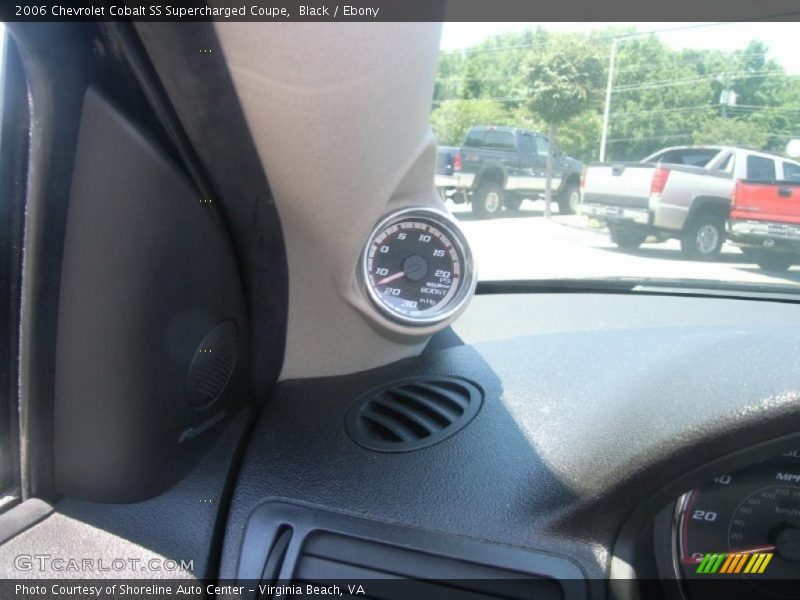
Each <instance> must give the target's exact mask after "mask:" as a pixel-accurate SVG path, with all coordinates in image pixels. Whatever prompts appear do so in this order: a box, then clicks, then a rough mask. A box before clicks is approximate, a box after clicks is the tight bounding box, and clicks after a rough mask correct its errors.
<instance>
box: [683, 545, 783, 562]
mask: <svg viewBox="0 0 800 600" xmlns="http://www.w3.org/2000/svg"><path fill="white" fill-rule="evenodd" d="M757 552H775V545H774V544H773V545H770V544H765V545H764V546H754V547H752V548H742V549H738V548H737V549H736V550H728V551H727V552H725V553H724V554H756V553H757ZM706 554H715V553H714V552H706ZM717 554H719V553H717ZM703 558H704V557H703V556H700V557H697V558H695V557H692V558H683V559H681V562H682V563H683V564H685V565H694V564H698V563H701V562H703Z"/></svg>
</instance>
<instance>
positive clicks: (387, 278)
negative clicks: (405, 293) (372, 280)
mask: <svg viewBox="0 0 800 600" xmlns="http://www.w3.org/2000/svg"><path fill="white" fill-rule="evenodd" d="M405 274H406V272H405V271H400V272H399V273H395V274H394V275H389V276H388V277H384V278H383V279H381V280H380V281H379V282H378V283H377V284H376V285H383V284H384V283H389V282H392V281H394V280H395V279H400V278H401V277H402V276H403V275H405Z"/></svg>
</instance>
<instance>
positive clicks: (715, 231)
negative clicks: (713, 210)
mask: <svg viewBox="0 0 800 600" xmlns="http://www.w3.org/2000/svg"><path fill="white" fill-rule="evenodd" d="M724 243H725V220H724V219H723V218H722V217H719V216H717V215H714V214H709V213H706V214H701V215H699V216H698V217H697V218H695V219H694V220H693V221H692V222H691V223H689V224H688V226H687V227H685V229H684V232H683V234H682V235H681V251H682V252H683V255H684V256H685V257H686V258H690V259H692V260H699V259H709V258H716V256H717V255H718V254H719V252H720V250H722V244H724Z"/></svg>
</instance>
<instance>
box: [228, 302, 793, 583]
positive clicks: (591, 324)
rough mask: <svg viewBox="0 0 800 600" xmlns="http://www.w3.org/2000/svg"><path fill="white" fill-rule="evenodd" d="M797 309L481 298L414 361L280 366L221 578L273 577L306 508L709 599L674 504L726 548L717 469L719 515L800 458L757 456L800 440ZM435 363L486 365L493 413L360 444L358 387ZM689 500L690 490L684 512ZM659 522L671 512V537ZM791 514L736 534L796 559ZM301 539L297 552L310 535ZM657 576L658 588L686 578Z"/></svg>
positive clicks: (535, 566) (393, 531) (694, 544)
mask: <svg viewBox="0 0 800 600" xmlns="http://www.w3.org/2000/svg"><path fill="white" fill-rule="evenodd" d="M511 307H513V309H514V310H513V311H512V310H510V308H511ZM489 314H491V315H492V318H493V323H494V322H499V323H498V326H497V327H496V328H495V327H492V328H491V330H492V331H493V332H494V336H495V337H502V335H498V332H502V331H504V326H505V325H508V327H509V329H508V331H509V332H510V331H511V330H514V332H515V333H516V334H518V335H515V336H513V337H511V336H509V337H507V338H506V339H487V337H486V332H487V330H488V329H489V328H486V327H485V326H483V327H482V325H485V323H486V321H484V319H485V318H486V317H487V315H489ZM558 315H561V317H559V316H558ZM654 315H659V316H658V317H654ZM798 320H800V319H798V316H797V315H796V311H795V307H794V306H793V305H791V304H776V303H766V302H756V301H737V300H724V299H708V298H686V297H683V298H680V297H670V296H663V297H660V296H635V295H630V296H608V295H603V294H582V295H564V294H539V295H537V294H526V295H485V296H478V297H476V299H475V304H474V305H473V306H472V307H470V309H469V310H468V311H467V313H466V314H465V315H464V317H463V318H462V319H461V320H460V321H459V322H458V324H457V326H455V327H454V329H453V330H451V331H448V332H446V333H445V334H441V335H440V336H439V337H438V338H435V339H434V340H433V342H432V343H431V345H430V346H429V348H428V349H427V350H426V351H425V352H424V353H423V354H422V355H421V356H419V357H417V358H413V359H408V360H404V361H400V362H398V363H394V364H391V365H387V366H385V367H381V368H379V369H375V370H371V371H367V372H364V373H359V374H355V375H350V376H344V377H331V378H320V379H311V380H295V381H286V382H283V383H281V384H279V385H278V386H277V388H276V391H275V394H274V396H273V398H272V401H271V402H270V403H269V405H268V406H267V407H266V408H265V410H264V411H263V412H262V414H261V415H260V417H259V420H258V422H257V424H256V426H255V429H254V432H253V435H252V437H251V441H250V444H249V447H248V449H247V451H246V454H245V457H244V460H243V464H242V467H241V470H240V472H239V475H238V482H237V485H236V489H235V492H234V496H233V500H232V505H231V511H230V515H229V520H228V526H227V531H226V536H225V543H224V548H223V556H222V571H221V574H222V577H223V578H237V577H245V578H251V577H260V576H262V575H263V574H264V573H265V571H263V569H264V568H265V565H266V564H267V563H268V562H269V561H268V559H267V557H268V555H270V551H271V549H272V547H273V545H274V542H275V540H276V539H277V538H276V536H277V532H280V531H281V530H282V528H283V529H285V528H289V529H292V530H299V531H302V532H307V531H309V530H314V527H313V526H312V527H309V526H308V523H309V522H310V523H316V527H317V528H318V529H319V530H320V531H323V532H324V533H325V535H338V536H346V537H354V538H359V539H362V540H368V541H370V542H371V543H378V542H380V543H382V544H385V545H388V546H394V547H402V546H406V547H408V544H409V543H411V542H409V540H410V539H411V540H414V542H413V544H412V545H413V547H414V550H416V551H419V552H428V553H429V554H432V555H438V556H440V557H446V558H450V559H453V558H454V556H453V555H452V554H450V555H448V554H447V550H446V549H447V548H461V550H462V551H463V547H462V546H461V545H460V544H462V542H463V543H472V542H474V543H476V544H478V545H480V547H481V548H482V549H483V551H482V552H477V553H476V554H470V552H469V551H468V550H467V551H464V552H462V553H461V554H459V555H458V556H457V557H455V558H458V559H461V560H466V561H469V562H471V563H476V564H481V565H483V566H486V567H487V568H488V567H492V568H497V569H506V570H508V569H511V570H514V571H515V572H517V573H518V574H520V573H521V574H523V575H526V576H530V577H534V576H535V577H539V578H556V579H558V578H559V576H558V575H556V574H555V573H558V572H562V573H563V569H566V570H567V572H570V573H572V574H573V575H572V576H571V577H569V578H568V580H570V581H574V580H575V579H579V580H581V581H582V583H581V584H580V585H578V586H576V587H571V588H569V590H568V589H566V588H563V589H560V590H558V591H557V595H561V594H566V595H567V596H568V597H570V596H571V597H577V596H574V594H578V595H582V594H589V595H592V596H597V595H604V594H605V593H606V592H610V593H611V594H613V595H615V596H617V597H634V596H635V594H637V593H639V592H640V588H639V587H638V585H637V584H636V582H635V580H634V579H633V578H637V577H638V578H639V579H640V580H641V581H646V580H656V579H658V580H662V579H663V580H669V579H672V580H677V578H678V577H681V578H684V581H683V582H681V583H680V585H679V586H678V587H677V588H676V589H677V593H687V592H688V596H687V597H690V598H702V597H706V596H703V595H701V594H700V592H701V590H700V589H699V587H698V586H697V585H694V584H693V578H692V573H691V570H692V567H693V565H686V567H685V568H679V569H678V571H675V570H672V571H670V569H671V568H672V567H671V562H670V561H671V560H672V551H673V549H678V548H679V547H678V546H673V537H672V535H671V533H670V532H671V531H672V530H673V525H674V519H675V518H677V519H678V523H680V524H681V525H679V527H682V526H683V525H682V524H683V523H689V524H690V525H691V526H690V527H689V532H690V534H692V535H693V538H692V539H690V541H689V544H690V545H691V546H690V547H688V549H687V547H685V546H680V548H682V550H681V551H682V552H684V554H685V553H686V552H688V553H689V554H690V555H697V554H698V553H706V552H707V553H720V552H726V553H731V551H732V550H737V549H738V548H733V547H730V545H729V544H730V537H728V538H727V539H724V538H725V536H724V535H723V534H722V533H720V532H715V533H714V534H713V535H712V536H707V535H706V533H705V532H704V530H703V529H702V527H703V526H705V524H706V522H710V523H712V525H713V524H714V523H713V522H711V521H705V520H704V521H702V522H701V521H697V520H696V519H694V517H693V515H694V514H700V513H695V512H694V511H698V510H702V511H705V512H704V513H703V514H704V515H708V514H709V513H710V512H715V507H714V506H710V507H709V506H706V505H705V504H703V505H702V506H701V505H700V504H698V503H697V502H698V501H702V502H703V503H705V501H706V498H707V497H708V498H710V496H707V492H706V490H708V489H709V486H712V487H713V486H715V485H723V486H724V485H727V487H726V488H725V489H726V490H728V491H730V492H735V494H734V496H735V497H732V498H731V499H730V500H727V499H726V501H725V502H726V508H725V509H724V510H725V511H726V512H725V513H724V515H723V509H721V508H720V509H719V510H716V512H717V513H718V514H719V516H718V519H719V520H718V521H717V524H718V525H719V524H721V523H722V522H723V520H724V521H725V523H728V522H729V521H730V520H731V519H733V520H734V521H738V518H737V517H738V516H741V515H740V514H739V513H736V510H737V509H736V508H735V503H736V501H741V500H742V499H745V501H746V499H747V498H751V499H752V498H753V494H754V493H756V494H757V493H759V492H758V490H759V489H762V488H763V487H764V486H768V483H767V482H766V480H767V479H769V478H770V477H772V476H773V475H775V468H774V465H775V464H776V463H775V462H774V461H775V460H783V461H793V460H794V458H793V457H794V454H791V453H790V454H788V455H786V456H782V458H779V459H773V462H768V463H764V465H761V466H755V467H751V465H754V464H756V463H758V462H759V461H761V460H765V459H768V458H770V457H772V456H780V455H781V453H782V452H790V451H791V450H793V449H794V448H796V447H800V441H799V440H798V437H797V434H796V432H797V431H798V426H799V425H800V414H798V410H797V409H798V407H800V393H798V386H797V381H798V380H799V379H798V376H799V375H800V370H798V368H797V367H796V366H795V365H794V363H792V362H791V361H786V356H793V355H795V353H796V352H797V351H798V350H800V348H799V347H798V346H800V341H798V340H800V336H798V335H797V334H798V331H799V328H798ZM511 323H514V324H516V325H513V326H512V325H511ZM537 323H547V327H546V328H544V329H545V330H542V329H543V328H538V327H537ZM559 323H563V324H564V327H563V328H560V327H559ZM580 323H583V325H584V326H583V327H582V328H581V327H580V326H576V324H580ZM481 336H484V339H482V340H481V339H477V338H480V337H481ZM471 338H473V339H474V341H473V339H471ZM420 376H424V377H426V378H428V379H430V378H432V377H433V378H435V377H436V376H443V377H456V378H462V379H464V380H468V381H470V382H473V383H474V384H475V385H476V386H478V387H479V388H480V389H481V390H482V392H483V400H482V405H481V407H480V410H479V411H478V412H477V414H476V415H475V416H474V417H473V418H472V420H471V421H470V423H469V424H468V425H467V426H465V427H463V428H462V429H460V430H459V431H457V432H456V433H454V434H453V435H451V436H446V437H445V439H443V440H441V441H439V442H438V443H436V444H434V445H431V446H429V447H426V448H422V449H420V450H416V451H411V452H380V451H375V450H370V449H368V448H365V447H363V446H361V445H359V444H357V443H355V442H354V440H353V439H352V438H351V436H350V434H349V433H348V431H347V427H346V424H345V420H346V415H347V414H348V411H349V410H350V408H351V406H352V405H353V403H354V402H355V401H356V400H357V399H359V398H361V397H363V396H364V394H365V393H367V392H369V391H370V390H372V389H376V388H380V387H381V386H385V385H386V383H387V382H391V381H395V380H407V379H409V378H414V377H420ZM621 415H624V417H625V418H620V416H621ZM287 424H291V426H287ZM289 448H291V452H287V451H286V450H287V449H289ZM765 465H766V466H765ZM742 468H750V469H751V470H749V471H739V469H742ZM764 468H766V469H768V470H767V471H766V474H764V473H765V472H764V471H763V469H764ZM752 469H755V470H752ZM781 469H783V470H779V471H778V472H779V473H783V472H784V471H785V472H786V473H791V472H792V471H791V469H790V468H789V467H788V466H787V467H786V468H783V467H781ZM794 472H797V470H796V469H795V471H794ZM725 473H731V474H735V476H734V475H731V479H730V480H728V479H727V478H724V477H723V479H722V480H725V481H729V484H719V481H722V480H720V479H718V480H717V483H714V482H713V481H714V477H718V478H719V476H720V475H721V474H722V475H724V474H725ZM747 473H755V475H753V477H754V479H752V480H750V479H746V477H745V474H747ZM734 477H735V478H734ZM748 477H749V476H748ZM708 482H711V483H708ZM762 483H763V486H761V488H760V487H759V486H760V485H761V484H762ZM771 485H772V488H770V489H771V490H772V491H769V492H768V495H769V494H772V493H773V492H774V493H776V494H784V491H783V490H789V492H788V493H789V497H793V496H792V494H793V492H792V491H791V489H790V488H791V487H792V486H791V481H789V480H786V481H781V482H778V483H775V484H771ZM693 489H699V490H700V492H692V491H691V490H693ZM687 493H688V496H687V495H685V494H687ZM760 493H762V495H763V493H764V492H763V490H762V491H761V492H760ZM687 498H689V499H692V498H695V501H694V502H693V503H691V504H690V506H689V508H688V509H687V508H686V499H687ZM676 499H680V500H679V501H678V504H679V506H681V507H682V508H681V510H680V511H679V512H678V513H677V515H676V514H675V512H674V507H675V502H676ZM763 499H764V500H766V499H767V498H766V497H764V498H763ZM286 507H291V508H290V509H289V508H286ZM786 510H790V509H786ZM791 510H793V509H791ZM287 511H288V513H287ZM304 511H306V512H304ZM687 511H688V512H687ZM740 512H741V511H740ZM768 512H769V511H768V510H767V511H766V512H764V511H762V512H761V513H758V514H757V515H755V516H754V517H753V518H758V519H759V520H763V517H765V516H768V515H767V513H768ZM317 513H320V514H323V515H327V516H325V517H324V518H323V517H314V515H315V514H317ZM287 514H289V516H286V515H287ZM787 514H788V513H787ZM791 514H792V515H794V513H791ZM276 515H281V516H280V517H279V516H276ZM659 515H661V521H659V520H658V519H659ZM663 515H668V517H669V518H667V519H666V521H665V520H664V517H663ZM704 518H705V519H708V517H707V516H706V517H704ZM791 518H792V519H796V515H795V516H793V517H791ZM292 519H296V521H297V522H296V523H295V522H294V521H292ZM331 522H333V523H334V524H333V525H331ZM791 522H792V523H794V521H793V520H792V521H791ZM348 523H350V524H351V527H352V528H351V529H348ZM354 523H355V525H353V524H354ZM659 523H666V524H667V525H666V527H667V531H668V534H667V535H666V536H665V535H663V532H661V531H660V530H659ZM726 526H727V525H726ZM698 527H699V529H698ZM769 527H771V526H769ZM769 527H767V530H769ZM782 527H783V529H782V530H781V531H783V532H784V533H781V532H780V531H778V532H777V533H774V532H773V533H770V531H771V530H770V531H767V532H766V533H765V531H766V530H765V529H764V527H763V526H762V525H761V524H759V525H753V523H752V521H748V522H747V523H745V524H744V525H742V526H741V527H740V530H737V532H736V535H741V536H743V540H742V542H743V543H744V544H746V545H750V544H755V545H754V546H753V548H756V547H758V548H761V547H762V546H765V545H768V543H769V540H773V541H772V543H773V544H777V545H778V546H780V547H781V548H780V549H776V550H775V554H776V557H775V558H773V559H772V560H773V562H772V563H771V564H770V565H769V569H767V570H766V572H767V573H770V572H775V573H777V572H779V571H783V569H784V563H785V562H786V560H787V559H786V558H785V556H787V554H786V553H787V552H791V551H790V550H789V548H794V546H793V544H794V531H795V529H794V525H792V526H791V527H789V526H782ZM253 528H256V530H258V531H259V533H258V534H255V533H254V529H253ZM387 528H388V529H389V530H390V531H389V533H386V532H385V530H386V529H387ZM398 530H399V532H400V533H398ZM264 531H268V532H272V533H264ZM720 531H721V530H720ZM382 532H383V533H382ZM303 535H305V533H304V534H303ZM763 535H767V542H764V540H762V537H763ZM398 536H399V537H400V539H401V540H405V542H404V543H403V542H398V541H397V538H398ZM403 536H406V537H403ZM408 536H410V538H409V537H408ZM428 536H431V537H432V538H433V539H434V541H431V542H430V544H428V542H426V539H427V538H428ZM437 536H438V537H437ZM714 536H716V537H714ZM770 536H772V537H770ZM774 536H778V537H777V538H774ZM300 538H302V539H305V538H303V536H300ZM773 538H774V539H773ZM253 539H258V540H259V543H258V545H257V546H254V545H253V542H252V540H253ZM448 540H449V541H448ZM658 540H661V541H662V542H663V541H664V540H666V552H665V551H664V548H655V547H654V543H655V542H658ZM706 540H707V541H706ZM340 541H341V540H338V542H340ZM338 542H337V543H338ZM762 542H763V543H762ZM658 543H660V542H658ZM295 544H296V546H297V551H296V552H297V553H298V555H299V553H301V550H300V549H299V548H301V547H304V546H303V545H302V544H301V542H300V541H295ZM661 545H662V546H663V544H661ZM487 547H488V548H490V549H494V550H491V551H488V550H486V548H487ZM254 548H258V549H254ZM509 548H514V549H517V550H520V551H522V552H526V553H530V556H529V557H528V559H527V560H526V561H523V563H524V564H525V565H526V569H521V568H520V566H519V564H518V563H514V561H511V562H508V561H505V560H501V559H500V558H497V557H499V556H500V555H502V552H501V550H502V549H506V550H507V549H509ZM761 549H764V548H761ZM360 554H363V552H361V551H360ZM360 554H359V555H360ZM457 554H458V553H457ZM659 555H660V556H661V558H663V557H666V560H667V566H666V569H667V571H664V568H665V567H664V564H662V563H663V560H661V559H659ZM284 558H285V555H284ZM506 558H508V557H506ZM517 558H519V557H517ZM543 559H547V560H543ZM701 560H702V559H701ZM292 564H295V563H292ZM515 564H516V565H517V566H516V567H515V566H514V565H515ZM299 565H300V563H296V566H297V568H298V569H299V568H300V566H299ZM554 565H556V566H558V568H554ZM351 566H352V565H351ZM358 566H359V568H360V567H361V566H362V565H358ZM273 567H274V563H273ZM286 568H287V569H289V571H287V572H294V571H292V568H293V567H289V566H287V567H286ZM786 568H789V569H792V568H794V566H793V565H790V566H789V567H786ZM387 569H388V570H391V568H388V567H387ZM559 569H562V571H559ZM770 569H774V571H770ZM259 573H260V574H259ZM409 573H410V575H408V573H407V575H408V576H415V575H414V573H415V572H414V571H413V570H412V571H410V572H409ZM284 574H285V573H284ZM712 575H713V574H712ZM398 576H402V572H401V573H400V574H399V575H398ZM609 577H610V578H611V582H610V583H609V584H608V587H607V583H608V581H607V579H606V578H609ZM737 577H741V574H740V575H738V576H737ZM718 578H719V577H718ZM751 578H752V577H751ZM737 581H738V579H737ZM702 585H704V584H701V587H702ZM661 587H663V588H664V589H663V590H660V591H659V593H664V594H671V593H672V591H674V590H673V589H672V588H671V587H670V586H669V585H668V584H665V585H663V586H661V585H659V588H661ZM739 589H740V590H741V589H742V588H741V586H740V587H739ZM746 589H747V591H748V592H749V593H750V594H751V595H750V597H753V596H752V593H753V590H752V589H751V587H748V588H746ZM576 590H577V591H576Z"/></svg>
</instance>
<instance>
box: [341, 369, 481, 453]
mask: <svg viewBox="0 0 800 600" xmlns="http://www.w3.org/2000/svg"><path fill="white" fill-rule="evenodd" d="M482 397H483V394H482V393H481V390H480V389H479V388H478V387H477V386H476V385H475V384H473V383H471V382H469V381H466V380H464V379H457V378H455V377H424V378H422V377H421V378H414V379H405V380H402V381H398V382H394V383H391V384H388V385H384V386H381V387H379V388H377V389H374V390H372V391H370V392H368V393H367V394H365V395H364V396H362V397H361V398H360V399H359V400H358V401H357V402H356V403H355V404H354V405H353V406H352V407H351V409H350V412H349V413H348V415H347V430H348V433H349V434H350V437H352V438H353V440H354V441H355V442H356V443H358V444H359V445H361V446H364V447H365V448H369V449H370V450H379V451H382V452H407V451H410V450H418V449H420V448H424V447H426V446H431V445H432V444H435V443H437V442H440V441H442V440H444V439H446V438H448V437H450V436H451V435H453V434H454V433H456V432H457V431H459V430H460V429H461V428H463V427H464V426H465V425H467V423H469V422H470V420H471V419H472V417H474V416H475V414H476V413H477V412H478V409H479V408H480V406H481V400H482Z"/></svg>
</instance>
